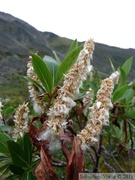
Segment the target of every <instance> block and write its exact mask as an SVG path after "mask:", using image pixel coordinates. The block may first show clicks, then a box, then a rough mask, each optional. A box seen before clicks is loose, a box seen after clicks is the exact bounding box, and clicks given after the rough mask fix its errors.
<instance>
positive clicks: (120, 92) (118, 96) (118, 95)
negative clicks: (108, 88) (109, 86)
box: [113, 84, 129, 102]
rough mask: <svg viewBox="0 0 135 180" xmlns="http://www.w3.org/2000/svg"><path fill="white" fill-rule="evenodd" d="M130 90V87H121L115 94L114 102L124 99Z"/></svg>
mask: <svg viewBox="0 0 135 180" xmlns="http://www.w3.org/2000/svg"><path fill="white" fill-rule="evenodd" d="M128 88H129V86H128V85H127V84H126V85H124V86H122V87H120V88H119V89H117V90H116V91H115V92H114V94H113V102H115V101H118V100H120V99H123V97H124V94H125V92H126V90H127V89H128Z"/></svg>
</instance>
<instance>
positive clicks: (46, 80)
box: [31, 53, 53, 94]
mask: <svg viewBox="0 0 135 180" xmlns="http://www.w3.org/2000/svg"><path fill="white" fill-rule="evenodd" d="M31 56H32V65H33V68H34V71H35V73H36V74H37V76H38V78H39V80H40V81H41V83H42V84H43V86H44V88H45V89H46V91H47V92H48V93H49V94H51V93H52V90H53V77H52V74H51V72H50V70H49V69H48V67H47V65H46V64H45V62H44V61H43V60H42V59H41V58H40V57H39V56H38V55H36V54H33V53H31Z"/></svg>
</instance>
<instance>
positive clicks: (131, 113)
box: [125, 107, 135, 118]
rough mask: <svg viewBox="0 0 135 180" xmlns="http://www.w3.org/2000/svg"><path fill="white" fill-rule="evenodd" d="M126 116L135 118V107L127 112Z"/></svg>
mask: <svg viewBox="0 0 135 180" xmlns="http://www.w3.org/2000/svg"><path fill="white" fill-rule="evenodd" d="M125 115H126V116H127V117H129V118H135V107H133V108H131V109H129V110H127V111H126V113H125Z"/></svg>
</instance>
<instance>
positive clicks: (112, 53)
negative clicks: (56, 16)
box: [0, 12, 135, 84]
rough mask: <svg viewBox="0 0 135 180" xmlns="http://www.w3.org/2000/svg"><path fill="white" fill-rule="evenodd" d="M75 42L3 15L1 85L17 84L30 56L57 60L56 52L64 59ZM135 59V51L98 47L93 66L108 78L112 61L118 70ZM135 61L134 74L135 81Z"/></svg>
mask: <svg viewBox="0 0 135 180" xmlns="http://www.w3.org/2000/svg"><path fill="white" fill-rule="evenodd" d="M71 42H72V40H70V39H67V38H62V37H59V36H57V35H56V34H53V33H51V32H40V31H38V30H37V29H35V28H34V27H32V26H31V25H29V24H28V23H26V22H24V21H22V20H20V19H18V18H16V17H14V16H12V15H10V14H6V13H3V12H0V67H1V71H0V83H1V84H3V83H6V82H9V81H12V80H13V76H14V74H16V73H17V74H18V73H19V74H25V71H26V65H27V60H28V57H29V52H30V51H32V52H37V51H38V53H39V55H41V56H44V55H45V54H47V55H50V56H53V53H52V50H55V51H56V52H57V54H58V56H59V57H60V58H61V59H63V57H64V56H65V55H66V52H67V50H68V47H69V45H70V43H71ZM134 55H135V49H121V48H117V47H111V46H107V45H104V44H100V43H96V46H95V52H94V58H93V59H94V60H93V65H94V66H95V67H96V68H97V69H99V70H100V72H102V73H101V74H102V75H104V76H107V74H108V73H110V71H111V66H110V63H109V60H108V59H109V58H110V59H111V60H112V62H113V63H114V65H115V67H116V68H117V67H118V66H119V65H122V64H123V62H124V61H125V60H126V59H127V58H129V57H131V56H134ZM134 69H135V61H134V63H133V68H132V71H131V73H130V76H129V77H130V79H131V78H133V77H134Z"/></svg>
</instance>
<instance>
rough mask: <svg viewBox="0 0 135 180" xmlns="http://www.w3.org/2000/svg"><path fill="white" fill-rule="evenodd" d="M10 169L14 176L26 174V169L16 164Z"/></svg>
mask: <svg viewBox="0 0 135 180" xmlns="http://www.w3.org/2000/svg"><path fill="white" fill-rule="evenodd" d="M9 168H10V171H11V172H13V173H14V174H18V175H19V174H22V173H24V169H22V168H20V167H18V166H16V165H14V164H11V165H10V166H9Z"/></svg>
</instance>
